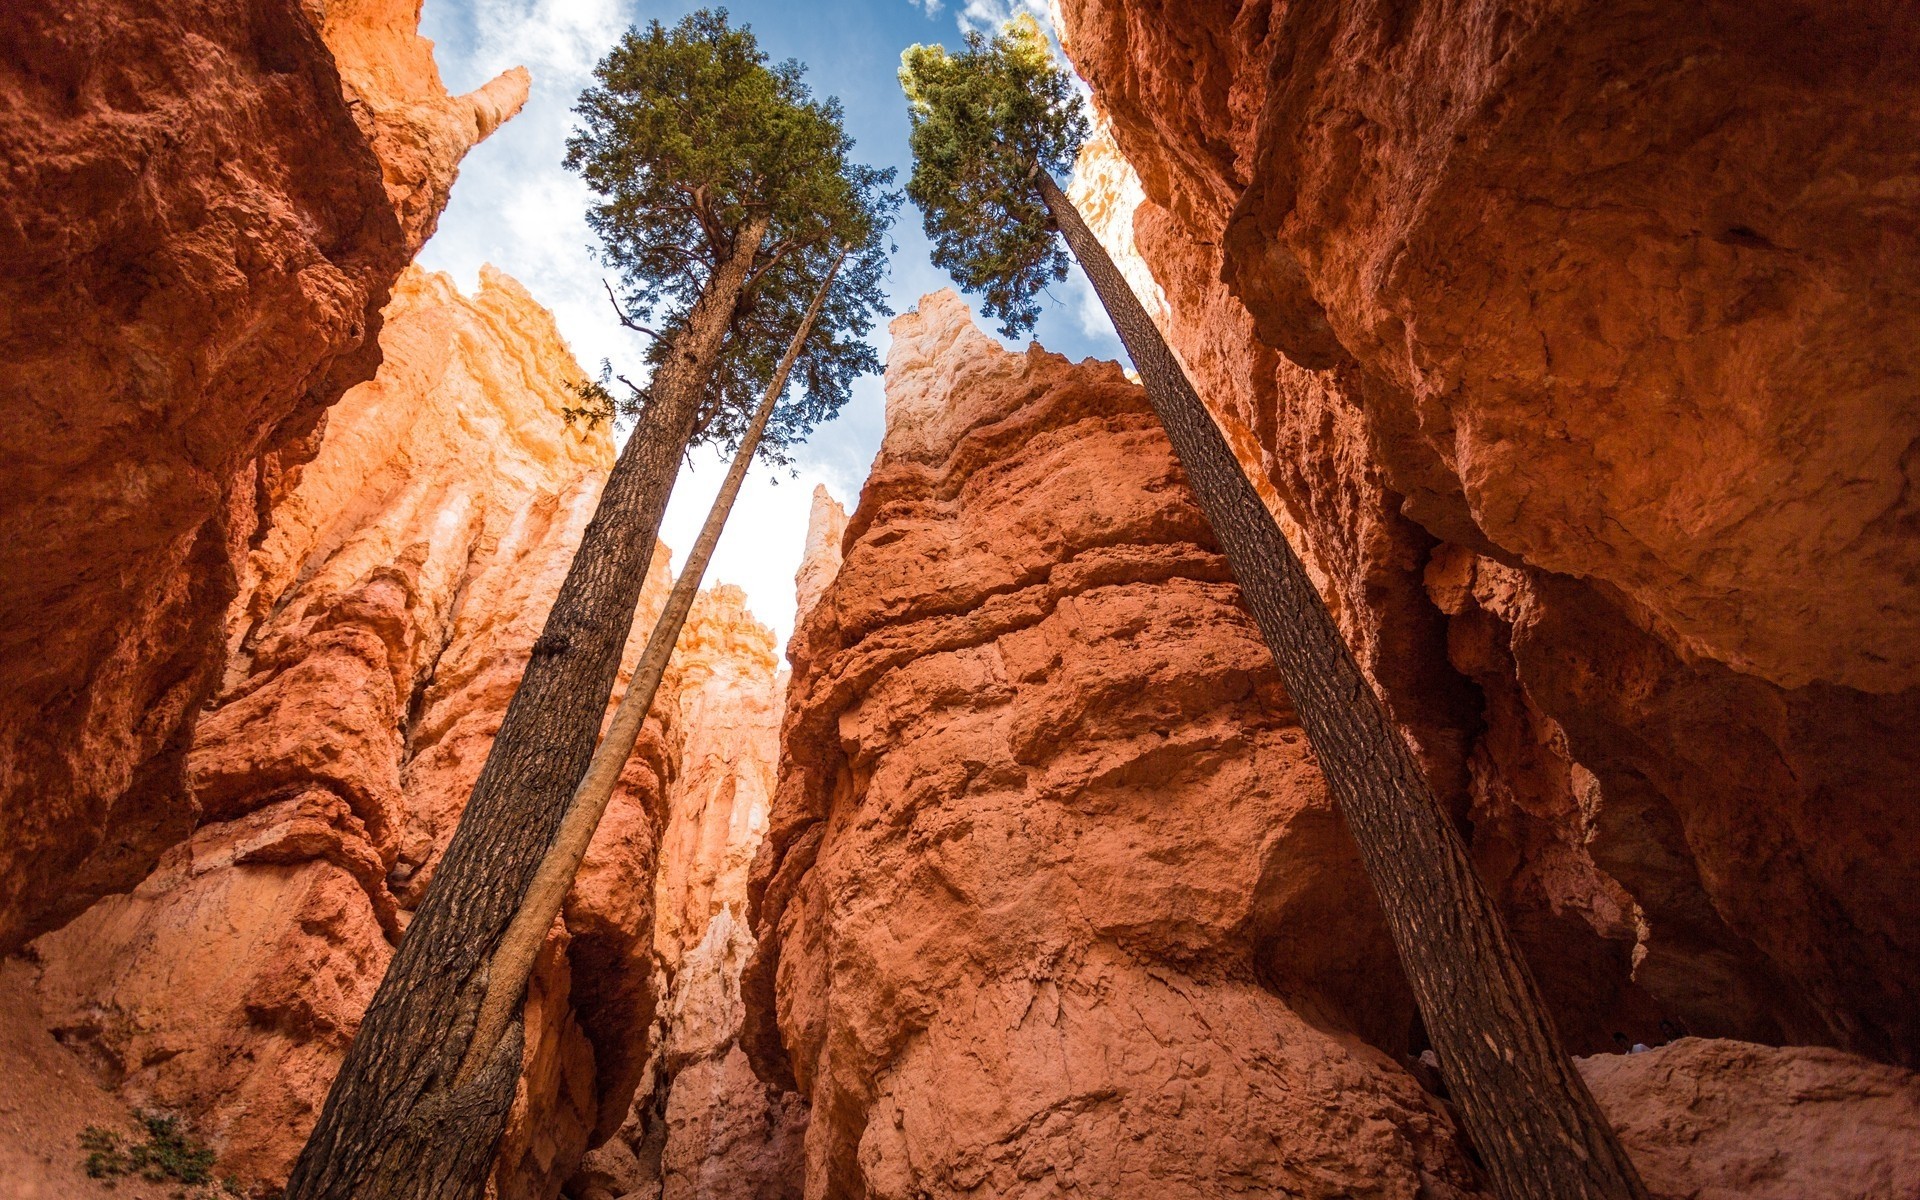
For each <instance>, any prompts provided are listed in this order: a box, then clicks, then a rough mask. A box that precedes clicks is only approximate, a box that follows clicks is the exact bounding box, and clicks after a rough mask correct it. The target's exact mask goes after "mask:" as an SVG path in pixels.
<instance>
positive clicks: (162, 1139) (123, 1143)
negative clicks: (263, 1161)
mask: <svg viewBox="0 0 1920 1200" xmlns="http://www.w3.org/2000/svg"><path fill="white" fill-rule="evenodd" d="M133 1115H134V1119H135V1120H137V1121H139V1122H140V1124H141V1125H142V1126H143V1127H144V1128H145V1129H146V1133H147V1136H146V1140H145V1141H139V1142H129V1141H127V1140H125V1139H124V1138H122V1137H121V1135H119V1134H117V1133H115V1132H113V1131H112V1130H110V1129H102V1128H101V1127H100V1126H98V1125H89V1126H87V1127H86V1128H85V1129H83V1130H81V1131H80V1148H81V1149H82V1150H85V1151H86V1152H87V1157H86V1159H85V1161H84V1163H83V1165H84V1166H85V1168H86V1172H87V1174H88V1175H90V1176H92V1177H93V1178H95V1179H107V1180H111V1179H114V1178H116V1177H119V1176H124V1175H138V1176H139V1177H140V1178H142V1179H145V1180H148V1181H149V1182H152V1183H165V1182H168V1181H172V1182H174V1183H184V1184H189V1185H195V1186H197V1185H200V1184H205V1183H210V1182H212V1180H213V1159H214V1154H213V1151H212V1150H211V1149H209V1148H207V1147H206V1146H203V1145H200V1144H199V1143H197V1142H195V1141H193V1140H192V1139H191V1138H189V1137H188V1136H187V1133H186V1131H185V1130H184V1129H182V1128H181V1126H180V1118H179V1117H174V1116H167V1115H165V1114H162V1113H149V1112H141V1111H140V1110H139V1109H135V1110H134V1113H133ZM226 1184H227V1189H228V1190H229V1191H234V1192H237V1191H238V1185H237V1183H235V1182H234V1181H233V1179H232V1178H231V1177H229V1178H228V1179H227V1181H226Z"/></svg>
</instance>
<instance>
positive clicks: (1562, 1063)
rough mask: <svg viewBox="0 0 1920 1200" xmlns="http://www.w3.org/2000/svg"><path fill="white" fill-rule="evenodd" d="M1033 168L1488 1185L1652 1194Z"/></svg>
mask: <svg viewBox="0 0 1920 1200" xmlns="http://www.w3.org/2000/svg"><path fill="white" fill-rule="evenodd" d="M1035 184H1036V186H1037V187H1038V188H1039V191H1040V195H1041V197H1042V198H1043V199H1044V200H1045V202H1046V205H1047V209H1048V211H1049V212H1051V213H1052V214H1053V218H1054V220H1055V221H1056V222H1057V223H1058V224H1059V226H1060V229H1061V232H1062V233H1064V234H1065V236H1066V239H1067V245H1068V246H1069V247H1070V248H1071V249H1072V250H1073V253H1074V257H1075V258H1077V259H1078V260H1079V261H1080V265H1081V267H1082V268H1084V269H1085V270H1086V272H1087V276H1088V278H1090V279H1091V280H1092V281H1093V286H1094V290H1095V291H1096V292H1097V293H1098V294H1099V296H1100V301H1101V303H1102V304H1103V305H1104V306H1105V307H1106V310H1107V315H1108V316H1109V317H1110V318H1112V320H1113V324H1114V328H1115V329H1116V330H1117V331H1118V332H1119V334H1120V338H1121V340H1122V341H1123V342H1125V343H1126V347H1127V352H1128V353H1129V354H1130V355H1132V357H1133V363H1134V366H1135V367H1136V368H1138V370H1139V371H1140V377H1141V379H1142V380H1143V381H1144V383H1145V384H1146V391H1147V399H1148V400H1149V401H1150V402H1151V404H1152V405H1153V409H1154V412H1155V413H1156V414H1158V416H1159V418H1160V423H1161V424H1162V425H1163V426H1164V427H1165V429H1166V432H1167V439H1168V440H1169V441H1171V442H1172V443H1173V448H1174V452H1175V453H1176V454H1178V455H1179V457H1180V463H1181V466H1183V467H1184V468H1185V469H1186V472H1187V476H1188V478H1189V479H1190V480H1191V481H1192V483H1193V491H1194V495H1195V496H1196V497H1197V498H1198V499H1199V501H1200V507H1201V510H1202V511H1203V512H1204V513H1205V514H1206V517H1207V521H1208V523H1209V524H1210V525H1212V526H1213V531H1214V536H1215V537H1217V538H1218V539H1219V541H1220V546H1221V549H1223V550H1224V551H1225V552H1226V556H1227V561H1228V563H1229V564H1230V565H1231V567H1232V568H1233V573H1234V576H1235V578H1237V579H1238V580H1239V582H1240V591H1241V594H1242V595H1244V596H1245V597H1246V602H1247V608H1248V609H1249V610H1250V611H1251V612H1252V613H1253V617H1254V620H1255V622H1257V623H1258V625H1259V626H1260V632H1261V634H1262V635H1263V636H1264V637H1265V638H1266V642H1267V645H1268V647H1269V648H1270V649H1271V650H1272V651H1273V657H1274V661H1275V662H1276V663H1277V664H1278V666H1279V668H1280V675H1281V678H1282V679H1283V680H1284V681H1285V682H1286V685H1287V691H1288V692H1289V693H1290V694H1291V695H1292V697H1293V702H1294V705H1295V707H1296V708H1297V709H1298V710H1299V713H1300V723H1301V725H1302V726H1304V727H1305V729H1306V732H1307V737H1308V739H1309V740H1310V741H1311V742H1312V744H1313V749H1314V754H1315V756H1316V757H1317V759H1318V760H1319V764H1320V770H1321V773H1322V774H1323V775H1325V776H1326V780H1327V784H1328V787H1329V788H1330V789H1331V790H1332V792H1333V796H1334V800H1335V802H1336V803H1337V804H1338V805H1339V807H1340V812H1341V814H1342V815H1343V816H1344V817H1345V819H1346V822H1347V828H1348V829H1349V830H1350V831H1351V832H1352V834H1353V840H1354V842H1355V843H1356V844H1357V845H1358V846H1359V848H1360V858H1361V861H1362V863H1363V865H1364V866H1365V868H1366V871H1367V875H1368V877H1369V878H1370V879H1371V880H1372V881H1373V887H1374V891H1375V892H1376V893H1378V895H1379V898H1380V907H1381V909H1382V910H1383V911H1384V913H1385V914H1386V919H1387V928H1388V930H1389V931H1390V932H1391V934H1392V936H1393V942H1394V946H1395V948H1396V949H1397V950H1398V951H1399V955H1400V964H1401V967H1402V968H1403V969H1404V970H1405V971H1406V973H1407V979H1408V982H1409V983H1411V984H1412V986H1413V993H1414V998H1415V1000H1417V1001H1418V1003H1419V1005H1420V1013H1421V1016H1422V1017H1423V1018H1424V1019H1425V1021H1426V1027H1427V1033H1428V1036H1429V1037H1430V1038H1432V1040H1433V1046H1434V1050H1435V1051H1436V1052H1437V1054H1438V1056H1439V1059H1440V1069H1441V1072H1442V1074H1443V1075H1444V1076H1445V1077H1446V1081H1447V1087H1448V1088H1449V1090H1450V1091H1451V1093H1452V1095H1453V1098H1454V1100H1455V1102H1456V1103H1457V1104H1458V1106H1459V1110H1460V1114H1461V1118H1462V1120H1464V1122H1465V1123H1466V1126H1467V1132H1468V1134H1469V1135H1470V1136H1471V1137H1472V1139H1473V1143H1474V1146H1475V1147H1476V1148H1477V1149H1478V1150H1479V1152H1480V1156H1481V1158H1482V1160H1483V1161H1484V1162H1485V1163H1486V1165H1487V1172H1488V1174H1489V1175H1490V1176H1491V1177H1492V1180H1493V1184H1494V1187H1495V1189H1496V1190H1497V1191H1498V1192H1499V1194H1500V1195H1501V1196H1502V1197H1504V1198H1505V1200H1645V1198H1646V1190H1645V1188H1644V1187H1643V1186H1642V1185H1641V1183H1640V1177H1639V1175H1638V1174H1637V1173H1636V1172H1635V1170H1634V1168H1633V1164H1632V1163H1631V1162H1630V1161H1628V1159H1627V1156H1626V1154H1625V1152H1623V1151H1622V1150H1621V1148H1620V1144H1619V1142H1618V1140H1617V1139H1616V1138H1615V1137H1614V1134H1613V1130H1612V1128H1611V1127H1610V1126H1609V1125H1608V1124H1607V1120H1606V1118H1605V1117H1604V1116H1603V1115H1602V1114H1601V1112H1600V1110H1599V1108H1598V1107H1597V1106H1596V1105H1595V1104H1594V1102H1593V1097H1592V1096H1591V1095H1590V1094H1589V1093H1588V1091H1587V1088H1586V1084H1585V1083H1584V1082H1582V1080H1581V1078H1580V1076H1579V1074H1578V1073H1577V1072H1576V1071H1575V1070H1574V1068H1573V1063H1572V1062H1571V1061H1570V1060H1569V1059H1568V1058H1567V1056H1566V1054H1565V1053H1564V1052H1563V1051H1562V1050H1561V1048H1560V1039H1559V1036H1558V1035H1557V1034H1556V1033H1555V1031H1554V1028H1553V1020H1552V1018H1551V1017H1550V1016H1549V1015H1548V1014H1547V1011H1546V1007H1545V1006H1544V1005H1543V1004H1542V1003H1541V1001H1540V994H1539V989H1538V988H1537V987H1536V986H1535V984H1534V982H1533V976H1532V974H1531V973H1530V972H1529V971H1528V969H1527V965H1526V962H1525V960H1523V959H1522V958H1521V956H1520V951H1519V948H1518V947H1517V946H1515V945H1514V943H1513V939H1512V938H1511V936H1510V935H1509V934H1508V933H1507V930H1506V926H1505V924H1504V922H1502V921H1501V919H1500V914H1499V911H1498V910H1497V909H1495V908H1494V906H1493V901H1492V899H1491V897H1489V896H1488V895H1487V891H1486V888H1485V887H1484V886H1483V885H1482V884H1481V882H1480V877H1479V876H1478V875H1477V874H1475V873H1474V869H1473V864H1472V862H1471V861H1470V860H1469V859H1468V857H1467V848H1466V845H1465V843H1464V842H1463V841H1462V840H1461V838H1460V834H1459V831H1458V830H1456V829H1455V828H1454V826H1453V823H1452V821H1451V820H1449V819H1448V816H1447V813H1446V811H1445V810H1444V809H1443V808H1442V807H1441V806H1440V802H1439V800H1438V799H1436V798H1435V796H1434V794H1433V790H1432V789H1431V788H1430V787H1429V786H1428V785H1427V781H1426V776H1425V775H1424V774H1423V773H1422V772H1421V770H1420V766H1419V764H1418V763H1417V762H1416V761H1415V760H1414V757H1413V752H1412V751H1411V750H1410V749H1408V747H1407V744H1406V742H1405V741H1404V740H1403V739H1402V738H1401V736H1400V734H1399V732H1398V731H1397V730H1395V729H1394V727H1393V726H1392V724H1391V723H1390V722H1389V721H1388V720H1387V715H1386V712H1385V710H1384V709H1383V708H1382V707H1381V705H1380V701H1379V698H1378V697H1376V696H1375V695H1374V693H1373V688H1372V687H1371V686H1370V685H1369V684H1368V683H1367V680H1366V678H1365V676H1363V675H1362V674H1361V673H1360V667H1359V664H1358V663H1356V662H1355V661H1354V658H1353V654H1352V653H1351V652H1350V651H1349V650H1348V649H1347V644H1346V642H1345V641H1344V640H1342V638H1341V637H1340V631H1339V629H1338V628H1337V627H1336V626H1335V625H1334V623H1333V618H1332V617H1331V616H1330V615H1329V614H1328V612H1327V609H1326V606H1325V604H1324V603H1323V602H1322V601H1321V599H1320V596H1319V593H1317V592H1316V591H1315V590H1314V588H1313V584H1312V582H1311V581H1310V580H1309V579H1308V578H1307V573H1306V571H1305V569H1303V568H1302V567H1301V565H1300V560H1299V559H1298V558H1297V557H1295V555H1294V553H1293V548H1292V547H1291V546H1289V545H1288V544H1287V540H1286V538H1285V537H1284V536H1283V535H1282V534H1281V532H1280V527H1279V526H1278V525H1277V524H1276V523H1275V522H1274V519H1273V515H1272V514H1271V513H1269V512H1268V511H1267V508H1266V506H1265V505H1264V504H1262V503H1261V501H1260V497H1259V495H1258V494H1257V493H1255V492H1254V490H1253V485H1252V484H1251V483H1249V482H1248V481H1247V478H1246V475H1245V474H1244V473H1243V472H1242V471H1241V468H1240V463H1239V461H1238V460H1237V459H1235V458H1234V456H1233V451H1232V450H1231V449H1229V448H1228V446H1227V442H1226V439H1225V438H1224V437H1222V436H1221V433H1220V430H1219V427H1218V426H1216V425H1215V424H1214V422H1213V418H1212V416H1211V415H1209V414H1208V412H1207V410H1206V408H1205V407H1204V406H1203V405H1202V404H1201V402H1200V397H1199V396H1198V395H1197V394H1195V392H1194V390H1193V384H1192V383H1191V382H1190V381H1189V380H1188V379H1187V376H1186V372H1185V371H1184V370H1183V369H1182V368H1181V366H1180V363H1179V361H1178V360H1177V359H1175V358H1174V356H1173V352H1172V351H1171V350H1169V349H1168V347H1167V344H1166V341H1165V340H1164V339H1163V338H1162V337H1161V336H1160V331H1159V329H1158V328H1157V327H1155V325H1154V324H1153V321H1152V319H1151V318H1149V317H1148V316H1147V313H1146V310H1145V309H1144V308H1142V307H1141V306H1140V302H1139V300H1138V299H1137V298H1136V297H1135V296H1134V294H1133V291H1132V289H1131V288H1129V287H1128V286H1127V283H1126V281H1125V279H1123V278H1122V277H1121V275H1120V272H1119V271H1118V270H1116V269H1115V268H1114V265H1113V261H1112V259H1110V258H1109V257H1108V256H1107V252H1106V250H1105V248H1104V247H1102V246H1101V245H1100V243H1099V241H1098V239H1096V238H1095V237H1094V236H1093V234H1092V233H1091V232H1090V231H1089V230H1088V229H1087V226H1086V223H1085V222H1084V221H1082V220H1081V219H1080V214H1079V212H1078V211H1077V210H1076V209H1075V208H1074V206H1073V202H1072V201H1070V200H1068V199H1067V197H1066V195H1065V193H1063V192H1061V190H1060V188H1059V187H1058V185H1056V184H1055V183H1054V181H1053V179H1052V178H1051V177H1050V176H1049V175H1048V174H1047V173H1046V172H1045V171H1039V172H1037V173H1036V177H1035Z"/></svg>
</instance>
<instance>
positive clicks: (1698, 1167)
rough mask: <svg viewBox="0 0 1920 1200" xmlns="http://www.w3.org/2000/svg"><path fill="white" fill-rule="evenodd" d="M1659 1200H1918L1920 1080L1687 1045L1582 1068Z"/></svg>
mask: <svg viewBox="0 0 1920 1200" xmlns="http://www.w3.org/2000/svg"><path fill="white" fill-rule="evenodd" d="M1579 1067H1580V1073H1581V1075H1582V1076H1584V1077H1585V1078H1586V1081H1587V1086H1588V1087H1589V1088H1591V1089H1592V1090H1593V1096H1594V1099H1595V1100H1598V1101H1599V1102H1600V1107H1601V1109H1602V1110H1604V1111H1605V1112H1606V1114H1607V1117H1608V1118H1609V1119H1610V1120H1612V1122H1613V1123H1614V1128H1615V1129H1616V1130H1617V1131H1618V1132H1619V1134H1620V1140H1621V1142H1622V1143H1624V1144H1625V1145H1626V1147H1627V1149H1628V1150H1629V1151H1630V1152H1631V1153H1632V1155H1633V1161H1634V1164H1635V1165H1636V1166H1638V1167H1639V1168H1640V1174H1641V1177H1642V1178H1643V1179H1644V1180H1645V1181H1646V1184H1647V1188H1648V1190H1649V1191H1650V1192H1652V1193H1653V1195H1654V1196H1655V1197H1658V1198H1661V1200H1665V1198H1668V1197H1671V1198H1674V1200H1682V1198H1684V1200H1722V1198H1723V1197H1724V1198H1725V1200H1733V1198H1734V1197H1741V1198H1742V1200H1869V1198H1871V1197H1879V1196H1885V1197H1909V1196H1914V1195H1917V1194H1920V1076H1916V1075H1915V1074H1914V1073H1913V1072H1912V1071H1907V1070H1903V1069H1901V1068H1899V1067H1889V1066H1886V1065H1884V1064H1881V1063H1876V1062H1869V1061H1867V1060H1866V1059H1863V1058H1859V1057H1856V1056H1854V1055H1851V1054H1844V1053H1842V1052H1840V1051H1838V1050H1830V1049H1827V1048H1825V1047H1820V1046H1790V1047H1785V1048H1774V1047H1770V1046H1755V1045H1752V1044H1750V1043H1746V1042H1730V1041H1716V1040H1708V1039H1702V1038H1685V1039H1683V1040H1681V1041H1678V1042H1674V1043H1673V1044H1671V1045H1667V1046H1659V1047H1656V1048H1654V1049H1652V1050H1649V1051H1647V1052H1645V1053H1642V1054H1603V1055H1599V1056H1597V1057H1594V1058H1588V1059H1582V1060H1580V1062H1579Z"/></svg>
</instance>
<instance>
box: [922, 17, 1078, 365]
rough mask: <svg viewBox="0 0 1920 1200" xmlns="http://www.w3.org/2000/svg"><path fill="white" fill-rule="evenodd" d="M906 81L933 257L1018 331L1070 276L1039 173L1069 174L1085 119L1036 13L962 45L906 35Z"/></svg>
mask: <svg viewBox="0 0 1920 1200" xmlns="http://www.w3.org/2000/svg"><path fill="white" fill-rule="evenodd" d="M900 86H901V88H902V89H903V90H904V91H905V92H906V95H907V115H908V120H909V122H910V123H911V125H912V133H911V135H910V137H909V143H910V145H911V147H912V149H913V178H912V179H911V180H909V181H908V183H907V195H908V196H909V197H911V198H912V200H913V202H914V203H915V204H916V205H918V206H919V208H920V211H921V215H922V218H923V221H924V224H925V226H926V231H927V237H928V239H929V240H931V241H932V243H933V262H934V265H935V266H937V267H940V268H941V269H943V270H945V271H947V272H948V273H949V274H951V275H952V276H953V278H954V280H955V281H956V282H957V283H959V284H960V286H961V287H962V288H963V289H964V290H966V291H969V292H976V293H981V294H982V295H983V297H984V299H983V302H982V305H981V307H982V308H983V309H984V310H985V312H986V313H987V314H988V315H990V316H994V317H998V318H999V319H1000V322H1001V326H1000V328H1001V332H1003V333H1004V334H1006V336H1008V337H1018V336H1019V335H1020V334H1021V333H1023V332H1024V331H1026V330H1029V329H1031V328H1033V323H1034V320H1035V319H1036V318H1037V317H1038V316H1039V313H1040V304H1039V301H1038V299H1037V296H1038V294H1039V293H1040V291H1041V289H1043V288H1045V287H1046V286H1047V285H1048V284H1049V283H1051V282H1054V281H1057V280H1062V279H1065V278H1066V277H1067V265H1068V261H1069V259H1068V255H1067V252H1066V250H1065V249H1064V248H1063V247H1062V246H1061V245H1060V242H1059V240H1058V239H1057V238H1056V237H1055V236H1054V233H1055V230H1054V226H1053V222H1052V219H1051V218H1050V217H1049V216H1048V214H1047V209H1046V205H1045V203H1044V202H1043V201H1042V200H1041V198H1040V194H1039V192H1038V191H1037V190H1036V189H1035V187H1034V183H1033V173H1034V172H1035V171H1036V170H1038V171H1046V172H1048V173H1050V174H1054V175H1064V174H1066V173H1068V172H1069V171H1071V170H1072V168H1073V161H1074V156H1075V155H1077V154H1078V153H1079V151H1080V145H1081V143H1082V142H1084V141H1085V140H1086V138H1087V134H1088V126H1087V119H1086V116H1085V115H1084V113H1082V111H1081V104H1080V99H1079V96H1078V94H1077V93H1076V92H1075V90H1074V87H1073V81H1072V80H1071V79H1070V78H1069V77H1068V75H1067V73H1066V72H1065V71H1064V70H1062V69H1060V67H1059V66H1058V65H1056V64H1055V62H1054V59H1053V53H1052V48H1051V47H1050V46H1049V45H1048V44H1047V38H1046V34H1044V33H1043V32H1041V30H1040V24H1039V22H1037V21H1035V20H1034V19H1033V18H1032V17H1031V16H1028V15H1024V14H1023V15H1022V16H1019V17H1016V18H1014V19H1013V20H1012V21H1009V22H1008V23H1007V24H1006V25H1005V26H1004V27H1003V28H1002V29H1001V30H1000V32H999V33H997V34H995V35H994V36H993V37H992V38H991V39H989V38H987V37H984V36H982V35H981V34H979V33H969V34H968V35H967V44H966V47H965V48H964V49H962V50H961V51H959V52H958V53H953V52H950V51H948V50H947V49H946V47H944V46H939V45H930V46H928V45H922V46H911V47H909V48H908V49H907V51H906V52H905V53H904V54H902V55H901V56H900Z"/></svg>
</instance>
